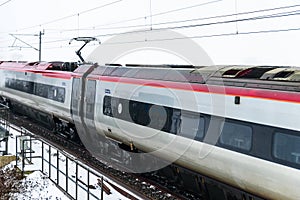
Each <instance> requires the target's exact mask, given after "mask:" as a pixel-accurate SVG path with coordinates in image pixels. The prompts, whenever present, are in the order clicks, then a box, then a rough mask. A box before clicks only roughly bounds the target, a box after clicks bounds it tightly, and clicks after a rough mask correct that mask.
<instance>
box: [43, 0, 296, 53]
mask: <svg viewBox="0 0 300 200" xmlns="http://www.w3.org/2000/svg"><path fill="white" fill-rule="evenodd" d="M299 6H300V5H299V4H296V5H290V6H282V7H276V8H269V9H262V10H254V11H248V12H242V13H233V14H227V15H218V16H211V17H202V18H196V19H186V20H178V21H171V22H161V23H156V24H152V26H153V27H154V26H156V25H162V24H168V23H170V24H171V23H177V22H192V21H196V20H205V19H218V18H222V17H232V16H237V15H239V16H242V15H247V14H254V13H260V12H263V13H265V12H269V11H278V10H284V9H290V8H296V7H299ZM189 7H190V6H189ZM185 8H187V7H185ZM182 9H183V8H182ZM175 10H178V9H175ZM166 12H169V11H166ZM166 12H162V13H166ZM299 14H300V10H292V11H286V12H280V13H273V14H269V15H260V16H255V17H248V18H241V19H236V20H224V21H216V22H211V23H197V24H188V25H182V26H172V27H161V28H157V29H153V31H159V30H167V29H180V28H181V29H184V28H194V27H201V26H212V25H218V24H226V23H233V22H235V23H237V22H244V21H251V20H260V19H268V18H277V17H288V16H295V15H299ZM154 15H155V14H154ZM125 27H126V26H125ZM76 30H77V31H78V29H76ZM296 30H298V28H290V29H278V30H276V31H275V30H274V29H272V30H264V31H263V32H258V33H272V32H287V31H296ZM145 31H150V30H149V29H145V30H140V31H132V32H121V33H120V32H118V33H107V34H101V35H97V36H96V37H106V36H113V35H121V34H132V33H139V32H145ZM235 34H236V33H235ZM235 34H234V33H224V34H211V35H209V34H208V35H202V36H197V37H196V36H187V37H185V38H207V37H209V36H212V37H217V36H218V37H221V36H227V35H235ZM239 34H241V35H243V34H244V35H245V34H257V31H251V32H241V33H239ZM168 39H170V40H172V39H176V38H166V39H164V40H168ZM68 40H69V38H65V39H57V40H50V41H44V42H43V43H45V44H51V43H58V42H65V41H68ZM129 42H131V41H129ZM138 42H140V41H138ZM50 48H52V47H50ZM53 48H55V47H53ZM58 48H60V47H58Z"/></svg>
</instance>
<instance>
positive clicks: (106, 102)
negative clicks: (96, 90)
mask: <svg viewBox="0 0 300 200" xmlns="http://www.w3.org/2000/svg"><path fill="white" fill-rule="evenodd" d="M103 114H104V115H107V116H111V117H112V116H113V115H112V107H111V96H105V97H104V99H103Z"/></svg>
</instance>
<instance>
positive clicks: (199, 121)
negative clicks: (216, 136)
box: [180, 111, 204, 140]
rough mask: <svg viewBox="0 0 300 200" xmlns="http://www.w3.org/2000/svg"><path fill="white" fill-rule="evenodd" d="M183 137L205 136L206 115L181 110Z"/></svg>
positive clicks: (181, 132) (200, 137)
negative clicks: (201, 115)
mask: <svg viewBox="0 0 300 200" xmlns="http://www.w3.org/2000/svg"><path fill="white" fill-rule="evenodd" d="M180 135H181V136H183V137H187V138H191V139H195V140H200V139H202V138H203V136H204V117H200V114H199V113H194V112H190V111H182V112H181V130H180Z"/></svg>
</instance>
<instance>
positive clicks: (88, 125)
mask: <svg viewBox="0 0 300 200" xmlns="http://www.w3.org/2000/svg"><path fill="white" fill-rule="evenodd" d="M14 65H17V64H16V63H7V62H3V63H2V64H1V63H0V76H1V77H5V78H2V79H1V80H0V96H2V97H5V98H7V99H10V100H11V101H14V102H18V103H19V104H22V105H25V106H27V107H30V108H33V109H35V110H39V111H41V112H43V113H47V114H49V115H50V116H53V117H55V118H58V119H60V120H65V121H67V122H68V123H70V124H73V123H74V124H75V126H76V129H77V131H78V134H79V136H80V138H81V140H82V141H83V143H84V144H85V145H87V148H88V149H89V150H91V151H92V153H94V154H95V155H96V157H97V155H98V154H100V152H103V151H104V150H103V149H105V148H106V147H105V144H103V143H101V142H100V141H99V140H98V139H97V138H100V137H101V138H108V139H109V140H113V141H116V142H117V143H120V144H122V145H127V146H130V147H132V148H133V147H134V148H136V149H138V150H139V151H140V152H144V153H147V152H151V154H152V155H155V156H158V157H160V158H163V159H164V160H166V161H169V162H170V163H175V164H176V165H177V166H180V167H183V168H185V169H188V170H191V171H193V172H195V173H197V174H202V175H204V176H206V177H209V178H211V179H214V180H216V181H218V182H221V183H224V184H226V185H229V186H230V187H233V188H237V189H238V190H241V191H245V192H247V193H248V194H253V195H254V196H256V197H259V198H266V199H300V190H298V187H299V185H300V170H299V169H300V132H299V131H300V123H299V122H298V119H300V82H299V80H297V77H298V76H296V75H297V74H298V72H299V69H296V68H282V70H281V68H278V67H245V66H243V67H235V66H216V67H197V68H182V69H181V68H176V69H175V68H166V67H165V66H161V68H160V67H157V66H156V67H154V66H134V67H133V66H132V67H130V66H126V67H121V66H97V65H89V64H86V65H83V66H80V67H79V68H77V69H76V70H75V71H74V72H64V71H57V70H52V69H51V67H50V66H53V65H54V64H51V63H50V64H48V65H47V64H44V65H42V64H36V66H35V67H34V68H33V67H31V68H30V67H29V68H28V69H27V68H26V66H25V65H26V64H24V66H23V67H14ZM27 65H28V64H27ZM43 66H44V67H43ZM272 71H273V73H272ZM283 71H284V72H283ZM286 71H289V72H290V71H292V72H293V73H290V74H289V75H290V76H291V77H292V78H291V80H288V77H289V76H287V74H286V73H285V72H286ZM216 72H218V73H216ZM233 72H235V73H233ZM279 73H281V74H279ZM280 76H283V77H280ZM11 80H13V81H16V80H19V81H21V83H23V84H24V83H33V84H34V89H33V90H32V91H34V92H31V91H30V92H28V91H24V90H25V89H26V88H25V89H24V87H23V88H21V89H20V88H18V87H17V86H14V85H13V84H16V83H9V81H11ZM40 85H42V86H45V85H48V86H49V87H50V86H51V87H53V88H52V89H51V87H50V89H49V88H48V89H47V88H46V89H47V90H48V93H49V91H50V92H51V91H52V93H53V94H51V95H50V96H49V94H48V96H47V97H46V96H43V95H39V94H38V93H37V91H38V90H37V87H39V86H40ZM48 86H45V87H48ZM58 90H63V91H64V93H63V100H62V99H59V98H58ZM249 198H250V197H249Z"/></svg>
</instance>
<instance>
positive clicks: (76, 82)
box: [71, 78, 81, 119]
mask: <svg viewBox="0 0 300 200" xmlns="http://www.w3.org/2000/svg"><path fill="white" fill-rule="evenodd" d="M80 85H81V84H80V79H79V78H74V79H73V85H72V99H71V114H72V118H73V119H74V116H77V117H78V114H79V101H80V96H81V89H80Z"/></svg>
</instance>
